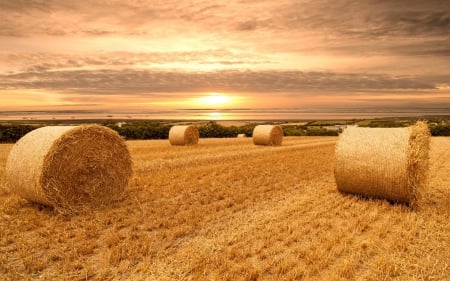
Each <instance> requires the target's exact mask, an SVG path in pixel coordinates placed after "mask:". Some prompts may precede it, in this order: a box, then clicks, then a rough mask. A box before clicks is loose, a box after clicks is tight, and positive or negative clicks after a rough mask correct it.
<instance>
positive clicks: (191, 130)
mask: <svg viewBox="0 0 450 281" xmlns="http://www.w3.org/2000/svg"><path fill="white" fill-rule="evenodd" d="M198 138H199V133H198V129H197V127H196V126H193V125H186V126H173V127H172V128H170V131H169V142H170V144H171V145H194V144H197V143H198Z"/></svg>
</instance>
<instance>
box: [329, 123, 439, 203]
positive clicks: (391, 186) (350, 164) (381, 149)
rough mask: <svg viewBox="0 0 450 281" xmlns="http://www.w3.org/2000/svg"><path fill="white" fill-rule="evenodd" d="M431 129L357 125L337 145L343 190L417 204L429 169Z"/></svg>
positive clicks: (337, 170) (337, 172)
mask: <svg viewBox="0 0 450 281" xmlns="http://www.w3.org/2000/svg"><path fill="white" fill-rule="evenodd" d="M429 146H430V132H429V130H428V126H427V124H426V123H424V122H417V123H416V125H414V126H412V127H408V128H357V127H355V128H353V127H349V128H347V129H345V131H344V132H343V133H342V134H341V136H340V139H339V141H338V143H337V145H336V166H335V170H334V174H335V178H336V184H337V188H338V190H339V191H341V192H345V193H352V194H359V195H363V196H367V197H375V198H384V199H387V200H390V201H395V202H403V203H407V204H409V205H410V206H412V207H415V206H416V204H417V199H418V196H419V195H420V191H421V190H422V189H423V186H424V185H425V181H426V174H427V171H428V151H429Z"/></svg>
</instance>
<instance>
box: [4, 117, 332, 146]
mask: <svg viewBox="0 0 450 281" xmlns="http://www.w3.org/2000/svg"><path fill="white" fill-rule="evenodd" d="M99 123H100V125H103V126H106V127H109V128H111V129H113V130H115V131H116V132H118V133H119V135H121V136H122V137H124V138H125V139H128V140H146V139H167V138H168V137H169V130H170V128H171V127H172V124H169V123H168V122H156V121H132V122H111V121H109V120H108V121H101V122H99ZM47 125H57V124H47ZM65 125H67V124H65ZM256 125H257V124H248V125H243V126H222V125H220V124H218V123H217V122H214V121H211V122H208V123H206V124H204V125H201V126H199V127H198V130H199V133H200V137H201V138H234V137H236V136H237V135H238V134H244V135H245V136H247V137H251V136H252V133H253V129H254V128H255V126H256ZM42 126H45V124H37V125H27V124H19V123H18V124H7V125H1V124H0V143H14V142H16V141H17V140H19V139H20V138H21V137H22V136H24V135H25V134H27V133H28V132H30V131H32V130H34V129H36V128H39V127H42ZM283 131H284V135H285V136H337V135H338V133H339V132H337V131H332V130H327V129H325V128H323V127H322V126H313V127H311V126H296V125H286V126H283Z"/></svg>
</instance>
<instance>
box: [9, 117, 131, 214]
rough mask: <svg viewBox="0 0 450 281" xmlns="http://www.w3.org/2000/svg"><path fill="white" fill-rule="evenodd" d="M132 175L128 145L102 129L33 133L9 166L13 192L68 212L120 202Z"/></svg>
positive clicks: (50, 129) (12, 155) (13, 154)
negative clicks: (82, 207) (119, 199)
mask: <svg viewBox="0 0 450 281" xmlns="http://www.w3.org/2000/svg"><path fill="white" fill-rule="evenodd" d="M131 174H132V165H131V157H130V154H129V151H128V148H127V146H126V144H125V142H124V141H123V139H122V138H121V137H120V136H119V135H118V134H117V133H116V132H115V131H113V130H111V129H109V128H106V127H102V126H98V125H82V126H49V127H42V128H39V129H36V130H33V131H31V132H30V133H28V134H26V135H25V136H23V137H22V138H21V139H20V140H19V141H18V142H17V143H16V144H15V145H14V146H13V148H12V150H11V152H10V154H9V156H8V160H7V164H6V178H7V185H8V187H9V189H10V190H11V191H12V192H14V193H16V194H18V195H19V196H21V197H23V198H25V199H27V200H29V201H33V202H38V203H42V204H45V205H49V206H53V207H55V208H56V209H59V210H65V211H73V210H76V209H77V208H78V207H81V206H88V205H90V206H98V205H104V204H107V203H109V202H111V201H112V200H115V199H117V198H119V197H120V195H121V194H122V193H123V191H124V189H125V187H126V186H127V185H128V181H129V179H130V177H131Z"/></svg>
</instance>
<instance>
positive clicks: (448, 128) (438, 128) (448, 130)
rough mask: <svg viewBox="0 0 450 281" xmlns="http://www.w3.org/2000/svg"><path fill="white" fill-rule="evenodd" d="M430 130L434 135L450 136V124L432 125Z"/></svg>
mask: <svg viewBox="0 0 450 281" xmlns="http://www.w3.org/2000/svg"><path fill="white" fill-rule="evenodd" d="M430 132H431V135H432V136H450V124H446V125H435V126H431V127H430Z"/></svg>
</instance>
